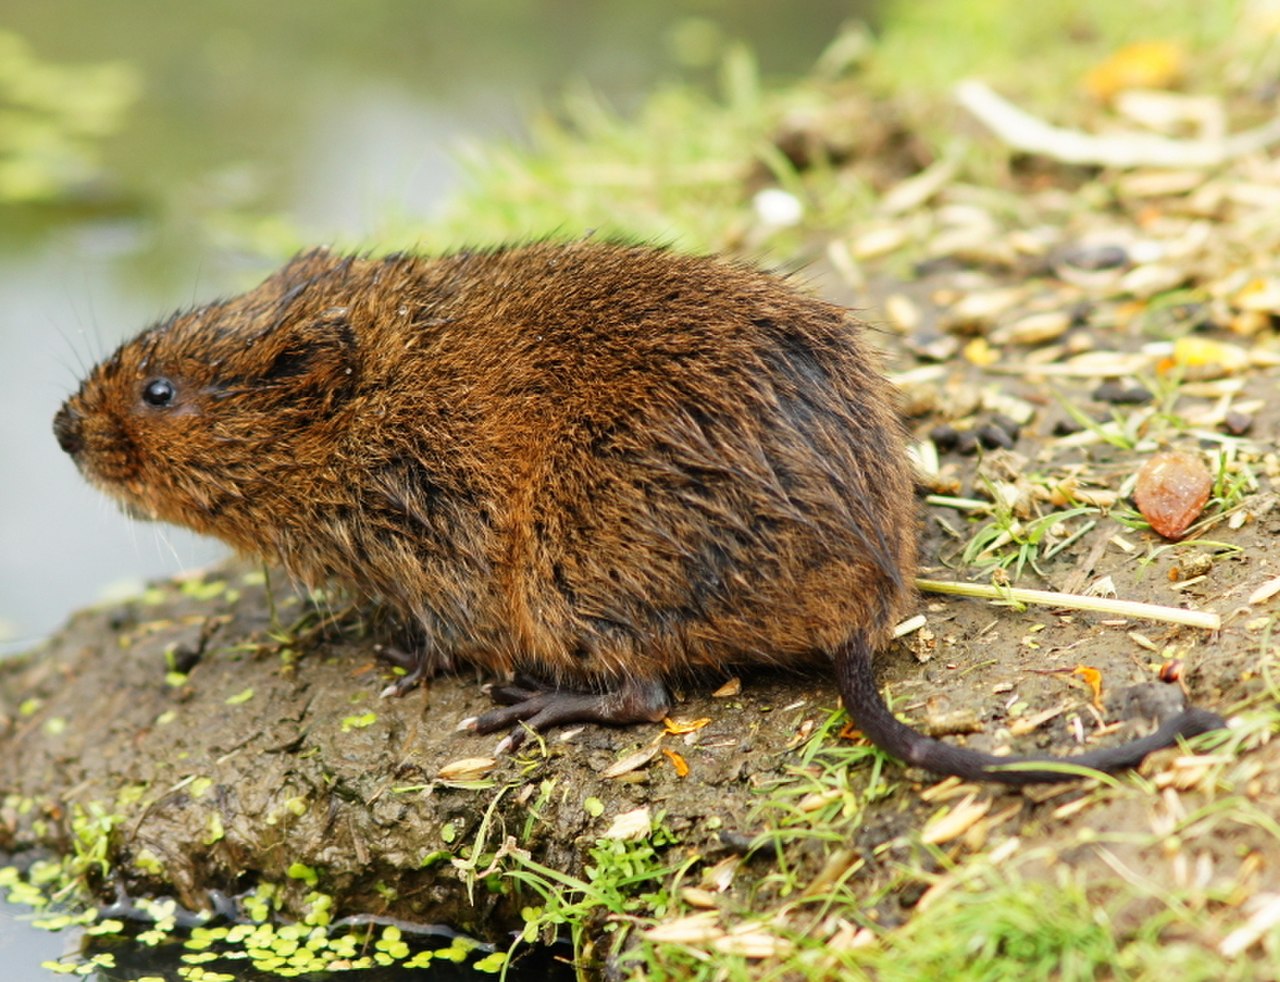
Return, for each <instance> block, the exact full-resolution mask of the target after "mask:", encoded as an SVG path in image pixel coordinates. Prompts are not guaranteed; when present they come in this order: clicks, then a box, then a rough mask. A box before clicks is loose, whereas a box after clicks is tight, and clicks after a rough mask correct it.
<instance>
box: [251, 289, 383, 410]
mask: <svg viewBox="0 0 1280 982" xmlns="http://www.w3.org/2000/svg"><path fill="white" fill-rule="evenodd" d="M259 344H260V353H259V357H260V359H261V360H260V361H259V364H260V365H261V366H262V368H261V370H260V374H259V375H258V382H259V385H260V387H261V388H265V389H268V390H276V391H278V392H280V393H281V394H282V395H285V396H286V397H287V398H288V399H290V400H295V399H296V400H299V401H300V402H301V401H304V400H310V401H315V400H319V401H321V402H323V403H325V404H326V405H328V406H330V407H332V406H335V405H337V404H339V403H341V402H342V401H343V400H345V399H346V398H347V397H348V396H349V395H350V394H351V392H352V391H353V390H354V389H355V387H356V385H357V383H358V382H359V380H360V352H359V348H358V345H357V342H356V332H355V329H354V328H353V327H352V325H351V321H350V318H349V315H348V311H347V308H345V307H332V308H329V309H327V310H324V311H321V312H319V313H316V314H303V315H302V316H298V317H293V318H289V320H288V321H287V322H285V323H282V324H280V325H278V326H277V327H276V329H275V330H274V331H272V332H271V333H270V334H269V335H267V336H266V337H265V338H263V339H262V341H260V342H259Z"/></svg>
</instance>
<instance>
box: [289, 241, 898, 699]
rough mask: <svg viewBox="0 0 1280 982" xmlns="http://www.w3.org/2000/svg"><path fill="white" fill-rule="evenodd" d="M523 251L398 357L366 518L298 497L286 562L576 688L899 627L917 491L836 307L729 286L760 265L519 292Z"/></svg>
mask: <svg viewBox="0 0 1280 982" xmlns="http://www.w3.org/2000/svg"><path fill="white" fill-rule="evenodd" d="M505 258H506V257H505V256H503V255H501V254H500V255H497V256H494V255H481V256H475V257H465V258H460V259H457V260H455V261H454V262H455V263H456V267H457V268H456V269H455V270H452V271H450V274H451V275H450V276H449V277H448V282H450V283H453V284H455V286H454V288H451V289H446V290H445V291H444V293H445V295H446V299H444V300H442V301H440V302H439V303H436V304H434V305H432V306H431V307H430V309H429V310H427V311H424V314H425V315H426V316H427V317H428V318H429V320H430V322H431V327H430V329H429V330H427V331H424V332H423V341H422V343H420V345H415V346H414V347H416V349H417V350H414V349H413V348H410V349H408V350H407V351H404V352H401V353H398V354H397V357H396V358H394V359H381V360H383V361H386V362H388V364H386V365H385V366H383V367H382V368H381V369H379V370H376V371H377V381H376V385H377V387H378V389H380V390H382V394H379V393H378V392H373V393H371V396H370V399H369V402H368V405H366V406H364V407H363V409H362V412H361V413H360V414H359V415H358V416H357V415H353V416H351V417H350V419H349V420H348V421H347V432H346V434H345V436H344V439H343V441H342V443H343V451H342V453H341V455H340V456H341V458H343V459H344V460H349V461H350V462H351V463H350V464H349V465H348V466H345V467H341V468H338V469H336V470H335V476H337V477H339V478H340V479H341V478H343V477H345V478H346V479H347V480H348V482H349V483H348V484H347V488H346V490H347V491H348V492H354V493H356V494H358V496H359V500H358V503H354V502H353V503H352V506H350V507H348V508H346V509H343V510H342V511H341V512H340V513H338V514H334V513H333V510H332V508H331V507H330V506H329V505H328V504H327V503H323V496H322V497H321V501H322V505H321V506H320V507H317V508H314V509H311V508H308V502H306V501H303V502H301V503H300V504H301V505H302V507H303V508H304V509H307V510H308V511H313V514H312V516H311V517H310V518H309V520H308V522H307V523H306V524H307V525H308V526H309V528H307V529H303V530H301V534H300V535H299V536H298V540H297V541H294V542H291V541H288V540H283V539H282V541H281V542H280V551H281V553H282V556H283V558H284V559H285V562H286V564H288V565H291V566H293V567H294V568H295V569H298V570H300V571H304V573H305V575H306V576H307V578H308V579H311V580H313V581H321V580H324V579H326V578H336V579H338V580H340V581H342V582H345V583H347V584H351V585H355V586H357V587H359V588H363V589H366V590H368V589H372V591H373V592H375V593H377V594H378V595H380V596H382V597H384V598H385V599H387V600H388V601H390V602H391V603H393V604H394V605H396V606H397V607H399V608H401V609H402V610H404V611H405V612H406V613H408V614H410V615H411V616H412V617H414V618H415V619H416V620H417V621H418V622H419V623H420V624H421V626H422V628H423V630H424V632H425V634H426V636H427V642H426V643H427V645H428V648H429V649H430V650H431V651H433V652H434V653H435V657H436V658H440V659H449V660H452V659H453V658H454V656H456V657H457V658H460V659H463V660H471V661H476V662H480V663H482V664H484V665H485V666H487V667H489V668H492V669H495V670H497V671H499V672H505V671H509V670H512V669H523V670H529V671H532V672H534V673H536V674H538V675H541V676H544V677H547V678H549V679H552V680H554V681H556V682H557V683H559V684H565V685H572V686H577V687H582V686H584V685H587V684H594V683H599V682H602V681H606V682H607V681H608V680H616V679H621V678H626V677H637V676H638V677H652V678H659V677H671V676H673V675H682V674H685V673H687V672H688V671H689V670H694V669H700V668H707V667H718V666H722V665H725V664H726V663H730V662H771V663H779V664H797V663H800V662H803V661H806V660H809V659H812V658H814V657H815V656H816V655H818V654H819V653H825V652H830V651H832V650H834V648H835V646H836V645H838V644H839V643H841V642H842V641H844V640H845V639H846V638H847V636H848V634H849V632H850V630H851V629H853V628H855V627H857V628H870V629H871V631H872V633H873V634H874V635H876V636H877V637H879V636H883V634H884V632H885V631H886V630H887V628H888V627H889V625H890V623H891V621H892V620H893V618H894V617H895V615H896V614H897V613H898V610H899V607H900V605H901V601H902V597H903V595H904V592H905V582H906V580H907V578H909V576H910V573H911V570H912V568H913V565H914V555H915V548H914V538H915V521H914V518H913V514H912V513H913V499H912V494H911V484H910V480H909V477H908V473H907V464H906V458H905V455H904V453H903V449H902V445H901V438H900V436H899V428H898V424H897V423H896V421H895V419H894V416H893V412H892V408H891V406H890V405H889V403H888V398H887V387H886V385H885V383H884V382H883V380H882V379H881V378H880V377H879V376H878V375H877V374H875V371H874V368H873V367H872V365H871V359H870V357H869V356H868V355H867V353H866V352H864V351H863V350H862V347H861V342H860V340H859V338H858V336H857V333H856V330H857V329H856V326H855V325H854V324H853V323H851V322H850V321H849V319H848V318H847V317H846V316H845V315H844V313H843V312H842V311H841V310H839V309H838V308H835V307H832V306H830V305H827V304H824V303H822V302H820V301H817V300H811V299H807V298H803V297H800V296H798V295H796V294H792V293H790V292H788V293H787V294H785V295H784V299H785V301H786V303H783V304H781V305H780V304H779V303H777V302H776V299H775V298H773V297H764V298H760V297H757V296H755V295H753V293H752V291H751V290H750V289H736V290H735V286H736V284H734V283H733V282H732V280H733V278H734V275H741V276H743V279H744V280H747V282H748V283H750V284H753V285H754V284H755V283H756V282H757V279H756V274H749V275H748V274H743V273H741V272H740V271H738V270H734V269H732V268H730V267H726V270H727V271H728V273H729V275H726V277H725V278H726V280H727V281H728V282H726V283H723V284H720V290H719V291H718V294H719V295H717V296H714V297H708V296H706V292H707V291H706V284H705V283H703V282H700V281H695V282H691V283H681V282H680V279H679V277H678V276H675V277H672V276H671V275H670V271H667V279H666V282H664V283H663V284H662V300H663V303H662V306H661V307H659V308H658V309H656V310H655V309H649V310H646V309H645V308H644V307H643V306H638V305H637V304H636V303H635V295H636V293H637V292H638V291H640V290H641V289H643V288H644V287H647V286H648V285H647V284H637V283H636V282H635V270H625V271H624V270H620V269H618V268H616V267H615V266H614V265H612V264H610V263H599V264H597V265H598V266H599V268H596V269H591V268H588V267H589V265H590V264H589V262H588V260H589V259H590V258H592V257H590V256H584V257H583V258H582V260H581V261H580V262H578V263H576V264H569V263H565V262H564V261H563V260H564V257H563V254H561V255H559V256H558V257H557V258H559V259H560V260H561V263H560V265H559V266H552V265H550V264H549V265H548V268H547V270H546V275H545V277H544V278H543V280H542V282H541V287H542V288H541V289H539V290H533V291H530V290H528V289H527V288H526V289H525V290H523V291H519V292H514V293H510V294H504V293H502V292H500V291H499V292H495V291H494V290H493V289H492V284H493V283H495V282H500V281H501V279H502V272H503V270H502V267H503V265H504V260H505ZM486 266H487V267H489V268H488V269H486V268H485V267H486ZM471 284H481V285H482V286H483V289H478V290H475V291H474V292H473V291H472V290H470V289H468V287H469V285H471ZM495 323H502V324H504V325H506V326H507V327H506V329H505V330H503V332H502V336H501V337H500V338H495V337H493V336H492V332H491V325H493V324H495ZM382 343H386V342H382ZM374 357H375V360H377V359H376V356H374ZM370 374H371V375H372V374H373V372H370ZM437 385H440V386H442V387H443V388H445V389H447V391H448V393H449V394H450V395H449V397H448V398H447V399H442V398H440V397H439V395H438V394H435V393H433V394H432V395H431V396H429V397H427V398H425V399H421V400H412V401H411V400H409V399H408V398H407V397H406V392H410V391H415V390H422V389H426V390H434V389H435V388H436V387H437ZM407 448H417V449H413V450H411V451H410V452H406V449H407ZM352 475H357V479H356V480H355V481H351V476H352ZM341 494H342V492H341V491H339V492H337V495H336V496H338V497H340V496H341Z"/></svg>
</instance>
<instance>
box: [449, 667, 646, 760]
mask: <svg viewBox="0 0 1280 982" xmlns="http://www.w3.org/2000/svg"><path fill="white" fill-rule="evenodd" d="M488 692H489V696H490V698H492V699H493V701H494V702H496V703H499V704H501V705H502V707H503V708H501V709H491V710H489V712H487V713H483V714H482V715H480V716H473V717H471V718H469V719H465V720H463V721H462V723H461V724H460V725H459V729H468V730H473V731H475V732H476V733H493V732H496V731H497V730H501V729H505V728H506V727H512V730H511V732H510V733H509V734H507V736H506V737H504V738H503V740H502V742H501V743H500V744H499V745H498V751H499V753H502V752H505V751H507V750H513V749H515V748H516V747H518V746H520V744H521V743H522V742H524V738H525V735H526V733H527V732H528V730H536V731H537V732H539V733H541V732H544V731H546V730H548V729H550V728H551V727H553V726H563V725H565V724H566V723H607V724H610V725H614V726H620V725H625V724H627V723H656V722H657V721H658V720H660V719H662V718H663V717H664V716H666V715H667V713H668V711H670V709H671V694H670V693H669V692H668V691H667V687H666V685H665V684H663V683H662V682H661V681H660V680H657V679H633V680H629V681H626V682H623V683H621V684H620V685H619V686H618V687H617V688H615V689H612V690H610V691H608V692H576V691H574V690H572V689H558V688H554V687H553V686H551V685H549V684H544V683H541V682H535V681H533V680H531V679H527V678H520V679H518V680H516V681H515V682H510V683H503V684H500V685H494V686H489V687H488Z"/></svg>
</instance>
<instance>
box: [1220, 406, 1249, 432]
mask: <svg viewBox="0 0 1280 982" xmlns="http://www.w3.org/2000/svg"><path fill="white" fill-rule="evenodd" d="M1222 425H1223V426H1224V427H1225V428H1226V431H1227V432H1228V433H1230V434H1231V435H1232V436H1244V435H1245V434H1246V433H1248V432H1249V431H1250V430H1251V429H1253V417H1252V416H1250V415H1248V414H1247V413H1240V412H1236V411H1235V410H1234V409H1232V410H1231V411H1229V412H1228V413H1227V415H1226V417H1225V418H1224V419H1223V421H1222Z"/></svg>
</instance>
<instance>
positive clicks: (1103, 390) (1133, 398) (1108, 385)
mask: <svg viewBox="0 0 1280 982" xmlns="http://www.w3.org/2000/svg"><path fill="white" fill-rule="evenodd" d="M1093 398H1094V399H1095V400H1096V401H1098V402H1109V403H1111V404H1113V405H1117V406H1141V405H1145V404H1146V403H1148V402H1150V401H1151V399H1152V396H1151V392H1150V390H1148V389H1147V388H1145V387H1144V386H1141V385H1138V384H1136V383H1130V384H1125V383H1124V382H1121V381H1120V380H1118V379H1108V380H1107V381H1105V382H1103V383H1102V384H1101V385H1099V386H1098V387H1097V388H1096V389H1094V390H1093Z"/></svg>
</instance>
